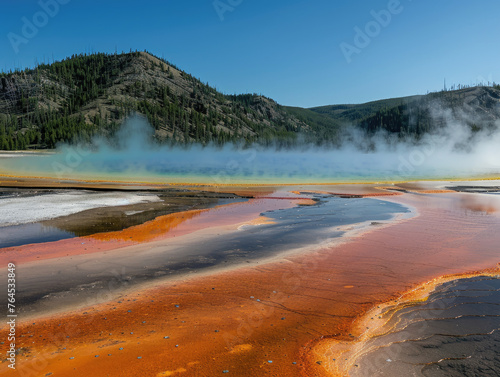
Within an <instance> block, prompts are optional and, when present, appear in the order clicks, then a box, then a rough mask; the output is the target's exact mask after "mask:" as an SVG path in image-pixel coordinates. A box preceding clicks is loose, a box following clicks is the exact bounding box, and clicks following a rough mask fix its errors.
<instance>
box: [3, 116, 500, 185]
mask: <svg viewBox="0 0 500 377" xmlns="http://www.w3.org/2000/svg"><path fill="white" fill-rule="evenodd" d="M445 115H446V119H447V122H446V125H445V126H444V127H442V128H440V129H439V131H438V132H435V133H433V134H428V135H426V136H424V137H423V138H421V139H420V140H419V141H418V142H416V141H414V140H408V141H402V140H401V139H398V138H396V137H395V136H391V135H389V134H386V133H382V132H379V133H376V134H372V135H367V134H366V133H363V132H361V131H359V130H357V129H356V128H354V127H353V128H352V129H351V130H350V131H349V132H347V133H346V135H345V138H344V142H343V144H342V147H340V148H338V147H327V146H322V147H318V146H314V145H308V144H304V145H301V146H299V147H293V148H290V149H284V148H276V147H267V148H266V147H262V146H253V147H247V148H243V147H239V146H235V145H226V146H224V147H217V146H213V145H211V146H201V145H191V146H189V147H180V146H179V147H171V146H165V145H163V146H162V145H159V144H158V143H157V142H155V141H154V139H153V135H154V130H153V128H152V127H151V125H149V123H148V122H147V120H146V119H145V118H143V117H140V116H133V117H130V118H129V119H127V120H126V121H125V122H124V124H123V125H122V127H121V129H120V130H119V131H118V132H117V134H116V135H115V137H114V139H113V140H106V139H104V138H95V139H94V140H93V142H92V146H86V147H82V146H71V145H60V146H59V147H58V148H57V151H56V153H55V154H47V155H44V156H40V155H36V156H23V157H18V158H0V173H2V174H12V175H19V176H34V175H36V176H47V177H54V178H59V179H79V178H80V179H109V180H132V181H154V182H166V183H168V182H186V183H189V182H193V183H194V182H200V183H207V184H232V183H307V182H314V183H326V182H361V181H389V182H397V181H407V180H419V179H450V178H480V177H492V176H500V153H498V146H500V132H498V131H497V130H498V128H500V127H499V126H500V124H499V122H498V121H497V123H496V126H497V127H495V128H494V129H491V128H487V131H478V132H472V131H471V129H470V127H469V126H467V124H466V119H465V116H464V117H462V119H457V118H456V117H454V116H452V115H451V113H445ZM475 121H476V122H478V121H480V120H477V119H476V120H475ZM485 129H486V128H485ZM0 157H1V156H0Z"/></svg>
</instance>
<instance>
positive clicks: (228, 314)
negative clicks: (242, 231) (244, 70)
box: [0, 194, 500, 377]
mask: <svg viewBox="0 0 500 377" xmlns="http://www.w3.org/2000/svg"><path fill="white" fill-rule="evenodd" d="M384 200H391V201H394V202H399V203H403V204H407V205H410V206H412V207H415V208H416V209H417V210H418V216H416V217H413V218H410V219H407V220H402V221H399V222H397V223H395V224H394V225H392V226H386V225H383V224H382V225H381V224H380V223H374V224H373V225H371V226H370V227H369V230H368V231H365V232H364V233H361V234H360V235H357V236H356V235H355V234H351V235H350V237H349V238H348V239H346V242H338V243H336V244H332V245H330V246H322V247H321V248H319V249H318V248H314V247H311V248H310V250H304V251H303V253H300V254H294V255H293V256H291V255H289V256H286V255H285V256H283V257H281V258H275V259H274V260H273V261H272V262H267V263H258V264H254V265H249V266H246V267H244V268H242V267H239V268H236V269H234V270H230V271H222V272H218V273H214V274H212V275H206V276H201V277H197V278H190V279H184V280H182V279H177V280H168V281H165V282H163V283H162V284H160V285H158V286H157V287H155V288H150V289H143V290H141V291H136V292H132V293H128V294H127V295H124V296H123V297H121V298H120V299H117V300H114V301H112V302H109V303H107V304H102V305H98V306H91V307H89V308H87V309H85V310H79V311H78V312H71V313H66V314H62V315H57V316H53V317H49V318H44V319H38V320H32V321H30V322H29V323H23V321H22V319H20V321H19V323H18V327H17V334H18V337H17V341H18V343H17V345H16V347H20V348H21V351H20V353H19V355H18V361H17V362H18V365H17V373H18V375H20V376H21V375H25V376H30V375H32V376H45V375H53V376H54V377H56V376H73V377H77V376H85V377H86V376H134V377H135V376H218V375H222V374H223V373H224V371H228V374H227V375H228V376H231V375H234V376H252V377H253V376H280V377H281V376H329V375H332V374H329V372H331V370H327V369H325V368H324V366H327V362H328V360H326V359H324V358H323V357H327V356H328V355H327V354H325V353H321V352H317V348H316V347H317V346H318V345H322V343H321V341H322V340H324V339H325V338H334V339H340V340H349V339H355V338H356V337H357V336H358V335H359V334H358V333H357V332H356V331H358V330H357V328H356V327H355V326H354V324H355V323H356V322H355V320H356V318H359V317H360V316H362V315H363V314H365V313H366V312H367V311H368V310H370V309H371V308H373V307H374V306H375V305H377V304H380V303H383V302H388V301H390V300H393V299H396V298H398V297H399V296H400V295H401V294H402V293H404V292H406V291H408V290H410V289H412V288H415V287H417V286H419V285H420V284H422V283H425V282H427V281H430V280H432V279H434V278H437V277H440V276H443V275H449V274H459V273H465V272H468V271H477V270H483V269H486V268H490V267H492V266H495V265H496V264H497V263H498V246H497V245H498V244H499V242H500V233H499V232H498V227H499V225H500V217H499V216H497V215H496V212H494V213H489V212H484V211H481V210H471V209H469V208H464V206H463V205H461V201H460V199H459V197H458V195H455V194H439V195H414V194H404V195H401V196H391V197H388V198H384ZM96 256H97V255H96ZM5 332H6V327H5V325H4V327H3V328H2V332H1V334H0V336H1V337H2V338H5V335H6V334H5ZM349 334H351V335H349ZM3 347H5V345H3ZM2 352H3V348H2ZM49 373H52V374H49ZM12 375H15V374H13V373H12V371H11V370H9V369H8V368H7V366H6V363H3V364H2V365H0V376H12Z"/></svg>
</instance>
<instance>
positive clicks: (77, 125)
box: [0, 52, 500, 150]
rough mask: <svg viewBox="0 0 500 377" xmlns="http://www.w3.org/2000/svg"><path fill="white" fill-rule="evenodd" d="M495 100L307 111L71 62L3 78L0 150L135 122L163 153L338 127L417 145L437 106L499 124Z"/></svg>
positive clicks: (323, 133) (317, 133)
mask: <svg viewBox="0 0 500 377" xmlns="http://www.w3.org/2000/svg"><path fill="white" fill-rule="evenodd" d="M499 98H500V90H499V88H498V87H494V88H492V87H475V88H468V89H462V90H457V91H448V92H440V93H431V94H428V95H425V96H412V97H405V98H395V99H388V100H381V101H375V102H370V103H366V104H361V105H334V106H324V107H317V108H312V109H303V108H298V107H286V106H281V105H279V104H277V103H276V102H275V101H273V100H272V99H269V98H266V97H264V96H261V95H256V94H242V95H224V94H222V93H220V92H218V91H217V90H216V89H214V88H213V87H210V86H209V85H208V84H205V83H203V82H201V81H200V80H199V79H196V78H195V77H193V76H192V75H190V74H188V73H186V72H184V71H182V70H181V69H179V68H177V67H176V66H174V65H173V64H171V63H168V62H167V61H165V60H163V59H160V58H157V57H155V56H153V55H151V54H149V53H147V52H131V53H124V54H102V53H98V54H92V55H74V56H72V57H71V58H68V59H65V60H63V61H61V62H55V63H52V64H40V65H38V66H37V67H36V68H34V69H27V70H24V71H17V72H10V73H0V150H14V149H26V148H54V147H55V145H56V144H57V143H58V142H76V141H84V142H87V141H90V140H91V138H92V137H93V136H94V135H113V133H114V132H115V131H116V130H117V129H118V127H119V125H120V123H121V122H122V121H123V119H124V118H125V117H126V116H127V115H129V114H130V113H132V112H137V113H140V114H143V115H145V116H146V117H147V118H148V119H149V121H150V123H151V124H152V125H153V127H154V128H155V137H156V139H157V140H158V142H160V143H174V144H175V143H182V144H185V143H202V144H206V143H210V142H212V143H217V144H224V143H226V142H232V141H238V142H245V143H253V142H259V143H261V144H269V143H273V144H278V145H280V144H281V145H290V144H293V143H296V142H299V141H300V142H302V141H306V142H316V143H330V144H338V143H339V142H340V140H341V138H340V135H341V134H342V131H343V127H352V126H359V127H361V128H363V129H365V130H366V131H369V132H371V131H376V130H378V129H384V130H387V131H389V132H394V133H397V134H400V135H402V136H406V135H411V136H417V137H418V136H419V135H422V134H423V133H425V132H429V131H431V130H432V129H434V128H436V127H439V126H440V124H441V123H442V121H440V120H439V117H438V118H437V119H436V116H435V114H432V108H433V106H435V105H436V104H437V103H439V104H441V105H442V106H443V107H446V108H450V109H452V111H455V112H459V111H462V112H467V113H470V114H474V115H476V116H478V117H479V116H481V119H483V120H484V119H486V120H487V122H490V123H492V122H494V121H495V120H497V119H500V112H499ZM483 123H484V122H483ZM482 126H483V124H481V125H475V124H471V127H482Z"/></svg>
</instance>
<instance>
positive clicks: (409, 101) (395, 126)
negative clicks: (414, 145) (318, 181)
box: [310, 85, 500, 136]
mask: <svg viewBox="0 0 500 377" xmlns="http://www.w3.org/2000/svg"><path fill="white" fill-rule="evenodd" d="M310 110H311V111H313V112H316V113H318V114H321V115H324V116H327V117H329V118H331V119H332V120H334V121H336V122H338V123H339V124H341V125H342V124H355V125H357V126H359V127H360V128H362V129H363V130H365V131H368V132H375V131H378V130H381V129H383V130H385V131H388V132H392V133H397V134H399V135H400V136H407V135H409V136H420V135H423V134H425V133H427V132H430V131H434V130H435V129H436V128H439V127H441V126H443V125H444V124H445V123H446V121H447V120H448V119H450V118H451V119H458V120H461V121H463V122H464V123H466V124H468V125H469V126H470V127H471V128H472V129H473V130H479V129H482V128H494V127H498V124H496V125H495V122H496V121H498V120H499V119H500V86H498V85H494V86H493V87H486V86H477V87H470V88H464V89H459V90H452V91H441V92H435V93H429V94H427V95H417V96H411V97H401V98H391V99H385V100H380V101H373V102H368V103H365V104H360V105H333V106H322V107H315V108H311V109H310Z"/></svg>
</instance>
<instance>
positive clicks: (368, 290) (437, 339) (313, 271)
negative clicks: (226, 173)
mask: <svg viewBox="0 0 500 377" xmlns="http://www.w3.org/2000/svg"><path fill="white" fill-rule="evenodd" d="M0 181H1V183H0V184H1V185H3V186H5V187H6V188H4V189H3V193H4V194H3V195H0V211H1V210H2V208H6V210H5V211H10V212H9V213H16V216H17V217H16V218H15V219H16V222H15V225H14V224H13V219H14V217H9V216H7V217H6V216H4V217H2V219H3V221H4V226H3V227H0V240H2V242H4V244H3V245H2V246H0V264H2V266H4V267H5V266H6V265H7V264H8V263H9V262H14V263H15V264H16V266H17V272H18V281H17V285H18V298H19V308H18V314H19V316H18V328H17V331H18V337H17V344H18V347H19V348H20V350H19V354H18V366H19V368H21V370H22V371H23V373H32V374H33V373H34V374H35V375H47V374H50V373H52V374H53V375H70V374H71V375H74V376H75V377H76V376H80V375H81V376H84V375H85V376H87V375H101V374H102V373H115V371H116V370H119V371H120V375H123V376H136V375H151V376H167V375H171V376H175V375H176V374H179V375H182V374H185V375H219V374H221V373H222V372H223V371H225V370H228V371H229V373H232V374H234V375H239V376H255V375H262V376H266V375H269V376H272V375H279V376H312V375H317V376H344V375H352V376H358V375H360V376H371V375H377V373H385V374H384V375H389V376H391V375H394V376H399V375H401V373H403V372H404V373H406V371H410V370H411V371H416V373H420V374H421V375H447V374H452V373H455V371H457V370H460V371H468V372H467V373H469V372H470V373H479V372H478V371H481V372H484V371H485V370H486V369H487V370H488V371H494V373H496V372H497V371H498V368H497V367H498V365H497V364H496V361H495V360H496V358H497V355H496V353H495V352H492V351H488V350H487V349H488V348H490V349H491V347H490V345H491V344H493V343H494V342H496V341H497V339H496V337H497V333H496V331H494V330H495V328H497V327H498V317H497V316H496V311H495V309H496V306H495V305H498V302H497V301H498V297H497V292H498V287H497V285H498V275H499V271H498V267H497V264H498V262H499V260H498V246H497V245H498V244H499V243H500V238H499V237H500V234H499V233H498V227H499V225H500V215H499V213H500V196H499V195H498V193H499V187H500V183H499V182H498V181H495V180H488V181H465V182H451V181H439V182H438V181H432V182H410V183H399V184H391V185H387V184H385V185H381V184H337V185H319V184H314V185H311V184H295V185H291V186H287V185H283V184H279V185H263V186H258V185H247V186H245V185H232V184H231V185H228V186H221V185H217V186H218V187H216V186H214V185H209V184H204V185H197V186H194V185H191V186H190V185H184V186H182V185H167V184H164V185H162V184H159V183H137V182H129V183H127V182H121V183H120V182H110V181H111V180H108V181H106V182H96V181H72V180H65V179H63V180H57V179H56V180H50V179H40V178H13V177H10V178H0ZM7 186H8V188H7ZM16 186H17V187H16ZM59 197H60V198H61V200H58V198H59ZM68 198H69V199H71V200H69V201H68ZM24 199H26V201H25V202H23V200H24ZM63 199H64V200H63ZM124 200H126V201H124ZM30 203H31V204H30ZM68 203H70V204H73V205H72V206H68ZM27 204H29V205H27ZM2 205H3V207H2ZM16 205H17V206H18V207H17V208H18V209H19V208H26V209H25V210H23V212H22V213H21V212H19V211H16V207H15V206H16ZM89 206H90V207H89ZM29 208H33V212H32V213H33V216H32V217H31V218H30V216H29V215H30V212H29ZM5 213H7V212H5ZM35 215H36V216H35ZM23 216H24V217H23ZM47 229H49V231H48V232H46V230H47ZM45 232H46V233H45ZM59 232H61V233H59ZM51 237H54V238H51ZM9 243H10V244H9ZM6 271H7V270H6V269H5V268H3V269H1V270H0V279H1V281H6V275H5V274H6ZM430 286H432V287H434V288H433V289H427V288H425V287H430ZM421 287H424V288H421ZM414 292H421V293H419V294H420V296H419V299H418V300H416V299H413V300H410V301H405V300H401V297H407V296H408V295H410V296H411V294H413V293H414ZM4 300H5V297H2V298H0V301H1V302H2V303H3V304H4V305H5V302H4ZM377 307H381V308H383V310H384V311H383V312H381V313H380V317H381V319H380V322H374V323H370V324H368V325H367V326H369V327H370V331H374V333H378V332H383V331H384V329H385V328H390V329H391V331H388V332H387V331H385V332H386V333H387V334H386V335H384V336H368V335H367V334H371V333H366V330H367V329H366V328H365V327H366V326H365V327H363V326H362V324H363V323H364V322H363V320H364V318H365V316H366V315H367V314H369V313H372V311H373V310H377ZM436 308H438V309H439V310H437V309H436ZM368 319H369V318H368ZM422 319H424V320H425V322H426V323H425V326H423V325H422V323H423V322H422ZM457 323H458V324H459V326H458V327H457ZM456 328H459V329H466V330H467V331H465V332H464V331H459V332H453V330H454V329H456ZM445 330H446V331H448V332H446V331H445ZM5 331H6V328H5V327H2V328H1V331H0V337H3V336H4V335H5ZM490 335H491V336H490ZM394 339H397V340H401V341H402V340H409V339H411V341H408V342H405V343H397V344H396V343H394V342H393V341H394ZM398 344H400V345H401V346H400V347H399V346H398ZM416 355H418V357H417V356H416ZM463 355H466V356H463ZM469 356H470V357H469ZM479 356H484V357H486V358H487V359H488V362H482V363H479V362H478V360H479V359H478V357H479ZM42 359H43V360H45V362H44V363H40V360H42ZM344 359H345V360H344ZM388 359H390V360H391V361H390V362H388V361H387V360H388ZM441 359H442V360H441ZM75 366H77V368H76V369H74V368H75ZM478 368H483V369H478ZM402 371H403V372H402ZM440 373H441V374H440ZM485 373H486V372H485ZM488 373H489V372H488ZM492 373H493V372H492ZM4 375H5V376H8V375H10V371H9V370H7V369H6V367H5V363H3V364H0V376H4ZM485 375H488V374H485Z"/></svg>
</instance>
